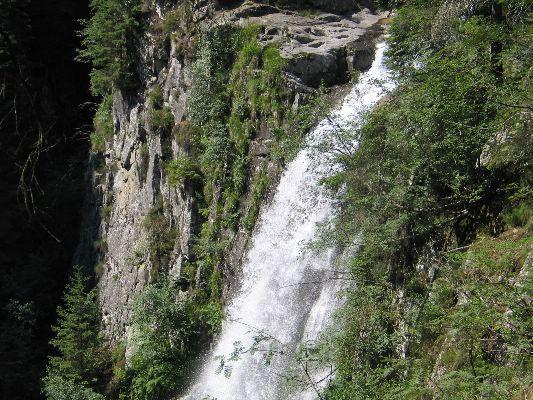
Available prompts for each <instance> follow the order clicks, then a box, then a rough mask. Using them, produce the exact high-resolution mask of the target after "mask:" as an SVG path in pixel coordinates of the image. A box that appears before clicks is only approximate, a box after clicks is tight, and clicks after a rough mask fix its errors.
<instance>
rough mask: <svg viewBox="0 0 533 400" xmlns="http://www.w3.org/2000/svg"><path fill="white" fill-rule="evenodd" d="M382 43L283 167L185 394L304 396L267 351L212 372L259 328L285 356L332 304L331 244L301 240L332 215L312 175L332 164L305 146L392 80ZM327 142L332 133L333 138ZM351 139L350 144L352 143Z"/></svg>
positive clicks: (356, 114)
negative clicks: (315, 246)
mask: <svg viewBox="0 0 533 400" xmlns="http://www.w3.org/2000/svg"><path fill="white" fill-rule="evenodd" d="M384 51H385V44H383V43H382V44H379V45H378V46H377V49H376V56H375V60H374V62H373V64H372V67H371V68H370V69H369V70H368V71H366V72H365V73H363V74H361V76H360V78H359V82H358V83H357V84H356V85H355V87H354V88H353V89H352V91H351V92H350V93H349V94H348V95H347V96H346V98H345V99H344V102H343V104H342V106H341V107H340V108H339V109H338V110H336V111H334V112H332V113H331V115H330V117H329V118H327V119H326V120H324V121H322V122H321V123H320V124H318V126H317V127H316V128H315V129H314V130H313V131H312V132H311V133H310V134H309V137H308V142H307V144H308V146H306V148H304V149H303V150H301V151H300V153H299V154H298V155H297V157H296V158H295V159H294V160H293V161H292V162H291V163H290V164H289V165H288V166H287V169H286V171H285V172H284V173H283V175H282V177H281V179H280V182H279V186H278V188H277V191H276V193H275V195H274V198H273V200H272V202H271V204H269V205H268V206H266V207H265V208H264V209H263V210H262V213H261V215H260V217H259V220H258V225H257V228H256V231H255V233H254V237H253V240H252V245H251V248H250V250H249V252H248V255H247V259H246V262H245V263H244V267H243V282H242V288H241V290H240V292H239V293H238V294H237V295H236V296H235V297H234V299H233V300H232V302H231V304H230V305H229V306H228V308H227V310H226V321H225V322H224V324H223V327H222V333H221V335H220V338H219V340H218V342H217V344H216V346H215V348H214V351H213V353H212V355H211V356H210V357H209V359H208V360H207V362H206V363H205V365H204V366H203V367H202V372H201V374H200V376H199V378H198V380H197V382H196V384H195V385H194V386H193V387H192V388H191V390H190V393H189V394H188V395H187V396H186V397H185V399H187V400H201V399H206V398H208V399H217V400H278V399H283V400H284V399H304V398H305V399H312V398H313V397H314V392H312V391H310V390H307V391H304V392H299V393H298V392H297V393H290V392H287V391H286V390H285V388H284V385H283V377H282V375H283V373H284V371H285V370H286V368H287V367H288V364H289V361H288V360H287V357H285V356H278V355H274V358H273V361H272V363H271V364H270V365H269V366H267V365H265V362H264V359H263V357H262V355H261V354H257V353H255V354H251V353H244V354H242V355H241V357H240V359H239V360H237V361H234V362H233V363H232V364H231V365H232V369H231V375H230V376H225V374H224V373H220V372H217V370H218V369H219V368H218V367H219V365H220V359H219V358H218V356H224V357H226V358H228V357H229V355H230V354H231V353H232V352H233V351H234V349H235V343H236V342H238V343H240V345H241V346H242V348H244V349H248V348H250V346H252V344H253V343H254V337H256V336H257V334H258V332H260V331H262V332H264V333H265V334H267V335H270V336H271V337H273V338H275V339H276V341H278V342H280V343H283V349H284V353H285V355H286V354H287V353H290V351H291V350H295V349H296V348H297V347H298V345H299V344H300V343H301V342H302V341H304V340H314V339H316V338H317V337H318V335H319V333H320V332H321V331H322V330H323V329H325V327H326V326H327V325H328V323H329V321H330V320H331V315H332V312H333V311H334V310H335V309H336V308H337V307H338V306H339V301H340V300H339V296H337V292H338V291H339V289H340V286H339V285H340V284H339V281H338V280H332V279H327V277H329V276H331V272H330V271H331V269H332V265H333V259H334V252H333V249H329V250H325V251H322V252H320V254H317V253H316V252H312V251H309V250H308V246H307V244H308V243H309V242H310V241H311V240H313V239H314V238H315V233H316V229H317V224H319V223H324V222H327V221H328V220H329V219H330V218H331V217H332V215H333V207H332V202H331V200H330V199H329V198H328V196H327V195H326V194H325V193H324V191H323V188H322V187H321V185H320V179H321V178H322V177H323V176H324V175H325V174H326V173H328V172H331V170H332V168H335V165H334V163H332V157H331V154H328V152H318V153H317V152H316V151H314V150H313V146H314V145H316V144H317V143H319V142H322V141H323V140H324V139H328V136H329V137H333V136H334V135H333V133H334V132H335V131H336V130H337V129H338V128H339V127H347V126H349V125H351V124H353V123H354V122H357V121H358V120H359V119H360V118H361V116H362V115H363V114H364V113H365V112H366V111H368V110H369V109H371V108H372V107H373V106H374V105H375V104H376V103H377V102H378V101H379V99H380V98H381V97H383V95H384V94H385V93H386V92H387V90H388V89H391V88H392V86H393V82H392V79H391V77H390V75H389V72H388V70H387V69H386V67H385V66H384V62H383V60H384ZM333 140H334V139H333ZM354 145H355V144H354Z"/></svg>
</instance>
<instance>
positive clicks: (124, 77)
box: [80, 0, 144, 96]
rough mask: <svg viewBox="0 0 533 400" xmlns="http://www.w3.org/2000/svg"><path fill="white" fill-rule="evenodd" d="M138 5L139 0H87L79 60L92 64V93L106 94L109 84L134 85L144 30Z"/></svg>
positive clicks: (140, 0) (126, 87)
mask: <svg viewBox="0 0 533 400" xmlns="http://www.w3.org/2000/svg"><path fill="white" fill-rule="evenodd" d="M142 4H143V2H142V0H125V1H124V0H91V2H90V8H91V13H92V16H91V18H90V19H89V20H88V21H85V25H84V28H83V30H82V44H83V49H82V50H81V51H80V59H81V60H83V61H87V62H90V63H91V64H92V67H93V68H92V71H91V91H92V92H93V94H94V95H100V96H103V95H106V94H108V93H110V92H111V91H112V89H113V87H117V88H119V89H123V90H131V89H134V88H136V87H137V85H138V82H139V77H138V76H137V72H136V68H135V62H136V59H137V51H138V48H139V44H138V40H139V38H140V36H141V34H142V32H143V29H144V28H143V24H142V17H143V9H142Z"/></svg>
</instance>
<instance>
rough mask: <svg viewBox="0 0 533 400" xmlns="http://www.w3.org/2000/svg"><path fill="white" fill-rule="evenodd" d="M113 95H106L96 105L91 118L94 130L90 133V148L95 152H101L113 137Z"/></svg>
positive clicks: (103, 151)
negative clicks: (96, 107)
mask: <svg viewBox="0 0 533 400" xmlns="http://www.w3.org/2000/svg"><path fill="white" fill-rule="evenodd" d="M112 107H113V96H111V95H107V96H105V97H104V98H103V100H102V102H101V103H100V105H99V106H98V110H97V111H96V114H95V116H94V119H93V128H94V132H93V133H92V134H91V149H92V151H93V152H95V153H100V154H103V153H105V151H106V147H107V144H108V143H109V142H110V141H111V140H112V139H113V135H114V127H113V116H112V114H111V113H112Z"/></svg>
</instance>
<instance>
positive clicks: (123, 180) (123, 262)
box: [75, 1, 381, 341]
mask: <svg viewBox="0 0 533 400" xmlns="http://www.w3.org/2000/svg"><path fill="white" fill-rule="evenodd" d="M334 3H335V4H336V6H335V7H337V5H338V7H340V8H338V10H340V9H342V5H343V4H348V3H351V2H343V1H337V2H334ZM218 17H220V18H221V20H224V21H228V20H230V21H234V23H238V24H243V25H244V24H248V23H257V24H260V25H262V26H264V27H265V28H264V31H263V34H262V35H261V38H260V41H261V42H262V43H263V45H268V44H270V43H273V42H279V43H280V44H281V54H282V56H283V57H285V58H286V59H287V60H288V65H289V67H288V71H287V76H286V82H287V87H288V88H289V90H291V92H292V93H293V95H294V96H293V98H294V101H293V102H292V106H293V107H295V108H296V107H298V106H299V105H300V104H301V102H302V101H305V98H306V97H308V96H309V94H310V93H313V92H314V90H313V89H312V88H313V87H317V86H318V85H319V84H320V83H321V82H322V81H323V82H324V83H325V84H326V85H332V84H337V83H342V82H346V81H347V80H348V79H349V75H350V72H351V71H352V70H353V69H364V68H366V67H368V66H369V65H370V63H371V61H372V55H373V47H374V43H373V39H374V38H375V37H376V36H377V35H378V34H379V32H380V31H381V30H380V28H379V27H378V25H379V24H378V20H379V16H377V15H372V14H370V13H364V14H360V15H359V17H358V19H357V20H355V19H351V18H350V19H347V18H344V17H341V16H338V15H335V14H321V15H319V16H318V17H317V18H306V17H303V16H300V15H298V14H296V13H290V12H281V11H280V10H278V9H276V8H274V7H270V6H261V5H257V4H251V3H246V4H244V5H243V6H241V7H239V8H237V9H235V10H231V11H222V12H220V13H219V15H218ZM156 48H157V46H156V40H155V39H154V38H151V37H150V36H149V35H147V37H146V38H145V45H144V47H143V61H142V65H139V70H142V71H143V75H144V76H145V82H144V84H143V87H142V88H141V90H140V91H139V92H138V93H137V95H136V96H135V97H133V98H126V97H124V96H123V95H122V94H121V93H120V92H119V93H116V94H115V97H114V105H113V121H114V128H115V135H114V138H113V140H112V142H111V143H108V144H107V150H106V154H105V163H106V167H105V171H104V172H93V173H92V177H91V179H89V181H90V185H91V186H92V190H91V192H90V194H89V196H88V198H87V202H86V203H87V205H86V212H85V223H84V228H83V230H82V234H81V242H80V245H79V248H78V253H77V256H76V260H75V261H76V262H77V263H80V264H85V265H88V266H91V267H92V266H93V265H94V263H95V260H97V259H98V258H99V259H101V260H102V262H101V263H100V265H99V267H98V270H97V275H98V277H99V281H98V289H99V299H100V303H101V307H102V311H103V315H104V322H105V327H106V334H107V335H108V337H109V338H110V339H111V340H113V341H119V340H122V339H124V338H125V337H127V332H128V325H129V323H130V319H131V315H132V301H133V299H134V297H135V296H136V295H137V294H138V293H139V292H140V291H141V290H142V289H143V288H144V287H145V286H146V284H147V283H149V282H150V280H151V279H152V278H153V276H154V274H155V271H154V266H153V265H151V263H150V261H149V259H150V257H148V254H149V248H148V247H149V240H150V237H149V233H148V232H149V229H150V227H149V226H147V215H148V214H149V212H150V210H151V209H152V208H153V207H154V205H156V204H158V202H159V203H161V202H162V209H163V212H164V218H165V219H166V220H167V221H168V225H169V227H171V228H172V229H173V230H174V231H175V232H176V233H177V237H176V241H175V243H174V249H173V251H172V254H171V257H170V260H169V265H168V267H166V269H165V270H164V271H161V270H160V271H158V272H159V273H165V274H169V275H172V276H175V277H179V275H180V270H181V265H182V263H183V261H184V260H187V259H188V258H189V257H190V255H191V242H192V240H193V236H194V235H195V234H196V233H197V232H198V229H199V227H198V222H197V221H198V216H197V215H196V211H195V209H196V208H195V205H194V202H195V199H194V196H193V194H192V191H191V190H188V189H187V188H186V187H184V186H183V185H181V186H178V187H173V186H171V185H169V183H168V180H167V177H166V175H165V173H164V171H163V167H162V166H163V163H162V157H163V152H162V148H161V147H162V146H161V145H162V143H161V138H160V135H159V134H157V133H156V132H154V131H152V129H151V128H150V126H149V124H148V123H147V120H148V112H149V105H148V100H147V93H149V92H150V90H151V89H152V88H153V87H154V86H155V85H156V84H157V85H159V86H160V87H161V89H162V93H163V100H164V105H165V107H168V108H169V109H170V111H171V112H172V114H173V116H174V120H175V123H176V124H179V123H180V122H181V121H183V120H185V119H186V118H187V105H188V96H189V91H190V87H191V66H190V62H191V61H190V60H189V59H187V58H186V57H185V58H184V56H183V55H181V54H180V52H179V49H177V48H176V45H175V44H172V45H171V47H170V52H169V54H164V55H162V56H161V55H160V54H159V53H160V49H158V50H156ZM270 141H272V135H271V133H270V131H269V129H268V126H267V124H266V122H265V123H264V124H262V125H261V126H260V127H259V129H258V132H257V134H256V137H255V139H254V140H253V142H252V144H251V146H250V154H249V157H250V160H251V162H250V165H251V167H250V170H249V174H250V176H249V177H248V178H249V181H250V182H251V181H252V179H253V177H254V176H255V175H256V174H257V173H258V172H259V171H260V170H262V169H263V168H264V167H265V166H266V168H267V170H268V171H269V173H270V175H271V176H273V177H274V179H273V182H274V184H275V182H276V177H277V176H279V173H280V169H279V167H278V166H277V165H275V164H273V163H272V162H271V161H269V157H268V152H269V150H268V149H269V145H268V143H269V142H270ZM184 151H185V149H182V148H180V147H179V145H178V144H177V143H176V141H175V140H174V139H173V142H172V153H173V154H172V156H173V157H177V156H179V155H180V154H182V152H184ZM217 190H218V191H220V188H218V189H217V188H215V192H216V191H217ZM243 203H244V208H246V207H248V208H249V207H250V203H251V193H246V194H245V195H244V202H243ZM244 211H245V212H246V210H244ZM226 236H227V238H228V241H229V243H230V247H229V248H228V250H227V259H226V260H224V266H223V268H224V275H225V277H226V280H227V281H226V282H225V290H226V293H228V292H229V291H230V290H231V288H232V285H233V283H234V282H236V281H237V280H238V279H237V278H236V277H237V276H238V271H239V265H240V263H241V261H242V258H243V256H244V254H245V251H246V247H247V243H248V240H249V237H250V233H249V232H248V231H247V230H245V229H244V228H240V229H239V230H238V231H237V232H236V233H233V232H227V233H226ZM94 244H97V246H95V245H94ZM232 277H235V279H232Z"/></svg>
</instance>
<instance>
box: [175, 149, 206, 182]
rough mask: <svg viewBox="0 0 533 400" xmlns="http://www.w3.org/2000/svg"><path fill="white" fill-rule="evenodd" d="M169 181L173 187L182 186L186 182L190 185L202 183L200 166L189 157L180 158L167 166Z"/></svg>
mask: <svg viewBox="0 0 533 400" xmlns="http://www.w3.org/2000/svg"><path fill="white" fill-rule="evenodd" d="M166 170H167V175H168V181H169V183H170V184H171V185H174V186H176V185H181V184H183V183H185V182H186V181H187V182H189V183H195V182H200V183H201V182H202V175H201V171H200V166H199V165H198V164H197V163H196V162H195V161H194V160H193V159H192V158H191V157H188V156H179V157H178V158H177V159H176V160H172V161H171V162H170V163H169V164H168V165H167V168H166Z"/></svg>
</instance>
